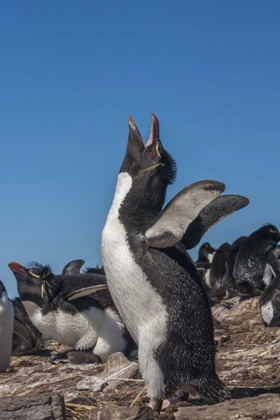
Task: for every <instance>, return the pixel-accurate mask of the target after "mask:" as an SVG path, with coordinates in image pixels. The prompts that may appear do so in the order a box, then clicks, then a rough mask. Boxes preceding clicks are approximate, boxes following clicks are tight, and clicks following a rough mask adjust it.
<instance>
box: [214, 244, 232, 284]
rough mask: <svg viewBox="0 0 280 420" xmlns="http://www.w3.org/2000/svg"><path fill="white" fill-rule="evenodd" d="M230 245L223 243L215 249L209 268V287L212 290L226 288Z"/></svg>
mask: <svg viewBox="0 0 280 420" xmlns="http://www.w3.org/2000/svg"><path fill="white" fill-rule="evenodd" d="M229 252H230V244H229V243H227V242H225V243H223V244H222V245H220V246H219V248H218V249H217V251H216V253H215V255H214V257H213V260H212V263H211V267H210V275H209V277H210V286H211V288H212V289H216V290H217V289H219V288H222V287H224V288H225V287H226V286H227V285H228V284H229V268H228V259H229Z"/></svg>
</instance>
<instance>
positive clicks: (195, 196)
mask: <svg viewBox="0 0 280 420" xmlns="http://www.w3.org/2000/svg"><path fill="white" fill-rule="evenodd" d="M224 189H225V185H224V184H222V183H221V182H218V181H211V180H206V181H199V182H195V183H194V184H191V185H189V186H188V187H185V188H183V189H182V190H181V191H180V192H179V193H178V194H177V195H176V196H175V197H174V198H173V199H172V200H171V201H170V202H169V203H168V204H167V205H166V206H165V208H164V209H163V210H162V212H161V213H160V214H159V216H158V217H157V219H156V220H155V222H154V223H153V224H152V226H151V227H149V228H148V229H147V230H146V232H145V237H146V241H147V244H148V246H151V247H155V248H167V247H171V246H174V245H176V244H177V243H178V242H180V240H181V239H182V237H183V236H184V234H185V232H186V231H187V229H188V227H189V226H190V224H191V223H192V222H193V220H195V219H196V218H197V216H198V215H199V213H200V212H201V211H202V210H203V209H204V208H205V207H206V206H207V205H208V204H209V203H211V201H213V200H214V199H215V198H217V197H218V196H219V195H220V194H221V193H222V192H223V191H224Z"/></svg>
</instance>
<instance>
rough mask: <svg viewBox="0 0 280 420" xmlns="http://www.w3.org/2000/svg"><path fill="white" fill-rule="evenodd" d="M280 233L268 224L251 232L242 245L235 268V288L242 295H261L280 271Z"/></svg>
mask: <svg viewBox="0 0 280 420" xmlns="http://www.w3.org/2000/svg"><path fill="white" fill-rule="evenodd" d="M279 240H280V233H279V231H278V229H277V227H276V226H274V225H271V224H267V225H264V226H262V227H261V228H260V229H258V230H256V231H255V232H253V233H251V235H249V236H248V238H247V239H246V241H245V242H244V244H243V245H242V246H241V248H240V250H239V252H238V254H237V257H236V261H235V264H234V269H233V278H234V283H235V289H236V291H237V293H238V295H240V296H248V297H250V296H259V295H260V293H261V291H262V290H264V288H265V287H266V286H267V285H268V284H269V283H270V282H271V280H272V278H274V277H275V276H276V275H277V273H278V271H279V267H280V265H279V260H278V258H277V255H276V253H277V250H276V245H277V242H279Z"/></svg>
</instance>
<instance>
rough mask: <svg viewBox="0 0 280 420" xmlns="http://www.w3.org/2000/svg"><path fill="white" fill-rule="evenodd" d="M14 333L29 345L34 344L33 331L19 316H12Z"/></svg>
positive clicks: (33, 345)
mask: <svg viewBox="0 0 280 420" xmlns="http://www.w3.org/2000/svg"><path fill="white" fill-rule="evenodd" d="M14 333H15V334H16V335H18V336H19V337H21V338H22V339H23V340H24V341H26V342H27V343H28V344H29V345H30V346H31V347H35V346H36V342H37V339H36V336H35V334H34V333H33V331H32V330H31V329H30V328H29V327H28V325H26V324H25V323H24V322H22V321H21V320H20V319H19V318H17V317H15V318H14Z"/></svg>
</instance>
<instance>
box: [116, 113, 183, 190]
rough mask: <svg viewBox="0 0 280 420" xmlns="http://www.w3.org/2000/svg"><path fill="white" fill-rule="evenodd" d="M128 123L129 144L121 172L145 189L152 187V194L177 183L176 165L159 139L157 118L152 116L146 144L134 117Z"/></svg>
mask: <svg viewBox="0 0 280 420" xmlns="http://www.w3.org/2000/svg"><path fill="white" fill-rule="evenodd" d="M128 122H129V136H128V143H127V149H126V154H125V157H124V160H123V163H122V166H121V169H120V172H127V173H128V174H129V175H130V176H131V178H132V181H133V182H134V181H135V182H138V183H139V184H140V183H141V184H142V185H143V187H144V188H148V187H150V188H151V193H153V192H154V191H153V190H155V189H156V188H157V187H160V186H161V185H164V186H165V188H166V187H167V186H168V185H169V184H172V183H173V182H174V181H175V178H176V163H175V161H174V159H173V158H172V157H171V156H170V154H169V153H168V152H167V151H166V150H165V149H164V147H163V145H162V143H161V141H160V139H159V121H158V119H157V117H156V116H155V115H154V114H152V127H151V133H150V137H149V139H148V141H147V143H146V144H144V142H143V140H142V137H141V134H140V132H139V130H138V128H137V126H136V124H135V122H134V121H133V119H132V117H129V119H128Z"/></svg>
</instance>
